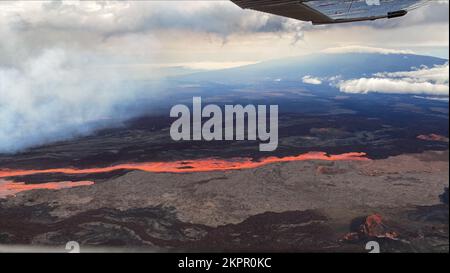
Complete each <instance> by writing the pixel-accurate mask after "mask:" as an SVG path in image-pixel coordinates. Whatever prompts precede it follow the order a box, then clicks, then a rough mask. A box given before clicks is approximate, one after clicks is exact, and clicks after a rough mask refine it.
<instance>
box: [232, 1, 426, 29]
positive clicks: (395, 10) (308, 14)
mask: <svg viewBox="0 0 450 273" xmlns="http://www.w3.org/2000/svg"><path fill="white" fill-rule="evenodd" d="M231 1H232V2H234V3H235V4H237V5H238V6H240V7H241V8H243V9H252V10H257V11H262V12H266V13H271V14H275V15H280V16H284V17H289V18H293V19H298V20H302V21H311V22H312V23H313V24H336V23H346V22H356V21H369V20H377V19H382V18H395V17H401V16H404V15H406V14H407V13H408V11H410V10H412V9H416V8H418V7H420V6H422V5H424V4H426V3H427V2H428V1H429V0H297V1H289V0H231Z"/></svg>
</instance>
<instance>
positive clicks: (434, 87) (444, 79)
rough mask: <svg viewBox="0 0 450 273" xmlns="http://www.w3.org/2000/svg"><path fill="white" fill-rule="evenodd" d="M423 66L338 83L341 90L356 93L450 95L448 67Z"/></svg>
mask: <svg viewBox="0 0 450 273" xmlns="http://www.w3.org/2000/svg"><path fill="white" fill-rule="evenodd" d="M448 66H449V65H448V64H446V65H443V66H436V67H433V68H426V67H423V68H421V69H418V70H413V71H404V72H403V71H402V72H393V73H386V72H384V73H377V74H375V75H374V77H372V78H360V79H351V80H345V81H341V82H339V83H338V87H339V89H340V91H341V92H344V93H354V94H367V93H386V94H415V95H433V96H447V97H448V96H449V83H448V77H449V76H448V71H449V70H448V69H449V67H448Z"/></svg>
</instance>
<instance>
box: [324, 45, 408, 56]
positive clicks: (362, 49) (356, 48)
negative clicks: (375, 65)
mask: <svg viewBox="0 0 450 273" xmlns="http://www.w3.org/2000/svg"><path fill="white" fill-rule="evenodd" d="M322 52H323V53H330V54H336V53H378V54H386V55H387V54H414V51H412V50H405V49H390V48H381V47H370V46H361V45H349V46H341V47H333V48H327V49H325V50H323V51H322Z"/></svg>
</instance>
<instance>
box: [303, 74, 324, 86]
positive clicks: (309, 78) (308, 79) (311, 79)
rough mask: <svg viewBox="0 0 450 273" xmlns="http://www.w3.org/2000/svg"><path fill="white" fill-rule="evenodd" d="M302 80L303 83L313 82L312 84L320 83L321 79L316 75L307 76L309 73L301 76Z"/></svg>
mask: <svg viewBox="0 0 450 273" xmlns="http://www.w3.org/2000/svg"><path fill="white" fill-rule="evenodd" d="M302 81H303V83H306V84H313V85H319V84H322V80H321V79H320V78H316V77H313V76H309V75H307V76H304V77H303V78H302Z"/></svg>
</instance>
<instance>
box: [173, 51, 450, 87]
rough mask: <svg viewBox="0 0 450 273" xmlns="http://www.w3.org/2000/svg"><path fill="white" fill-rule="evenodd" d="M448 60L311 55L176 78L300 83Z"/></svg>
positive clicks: (400, 56) (226, 81)
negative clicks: (294, 81)
mask: <svg viewBox="0 0 450 273" xmlns="http://www.w3.org/2000/svg"><path fill="white" fill-rule="evenodd" d="M447 62H448V60H446V59H442V58H437V57H431V56H424V55H414V54H380V53H341V54H334V53H333V54H330V53H326V54H312V55H306V56H301V57H295V58H289V59H281V60H274V61H267V62H262V63H258V64H253V65H248V66H242V67H237V68H231V69H223V70H216V71H209V72H200V73H194V74H190V75H185V76H181V77H177V79H178V80H180V81H188V82H220V83H241V82H258V81H265V80H276V79H282V80H301V79H302V77H304V76H307V75H309V76H313V77H332V76H342V77H343V78H346V79H350V78H358V77H366V76H370V75H372V74H374V73H379V72H397V71H410V70H412V69H413V68H414V67H416V68H419V67H421V66H427V67H433V66H435V65H443V64H445V63H447Z"/></svg>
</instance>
